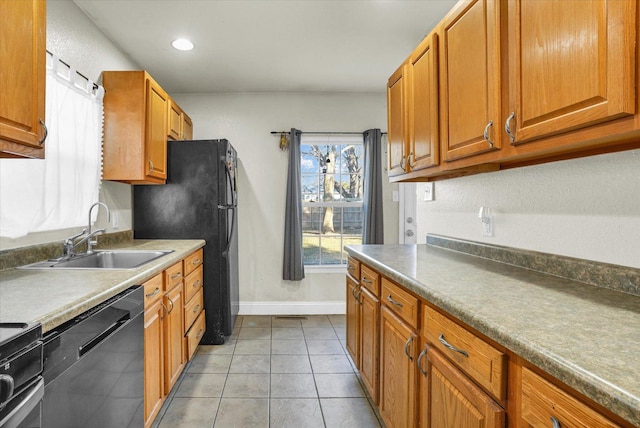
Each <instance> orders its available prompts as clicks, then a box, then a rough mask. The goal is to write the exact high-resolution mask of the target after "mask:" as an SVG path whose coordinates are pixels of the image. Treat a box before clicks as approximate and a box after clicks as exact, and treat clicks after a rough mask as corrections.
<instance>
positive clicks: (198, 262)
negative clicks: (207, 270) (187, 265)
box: [191, 259, 202, 265]
mask: <svg viewBox="0 0 640 428" xmlns="http://www.w3.org/2000/svg"><path fill="white" fill-rule="evenodd" d="M200 263H202V260H200V259H195V260H193V261H192V262H191V264H192V265H199V264H200Z"/></svg>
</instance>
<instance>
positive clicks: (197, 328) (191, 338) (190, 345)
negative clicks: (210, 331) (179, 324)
mask: <svg viewBox="0 0 640 428" xmlns="http://www.w3.org/2000/svg"><path fill="white" fill-rule="evenodd" d="M205 329H206V324H205V311H202V312H200V315H198V318H196V322H194V323H193V325H192V326H191V329H189V331H188V332H187V335H186V340H187V357H188V358H187V359H188V360H190V359H191V357H193V354H194V353H195V352H196V349H197V348H198V344H199V343H200V339H202V336H203V335H204V331H205Z"/></svg>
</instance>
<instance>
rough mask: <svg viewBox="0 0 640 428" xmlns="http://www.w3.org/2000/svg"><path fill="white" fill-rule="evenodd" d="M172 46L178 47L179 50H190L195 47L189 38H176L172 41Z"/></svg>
mask: <svg viewBox="0 0 640 428" xmlns="http://www.w3.org/2000/svg"><path fill="white" fill-rule="evenodd" d="M171 46H173V47H174V48H176V49H178V50H179V51H190V50H191V49H193V43H191V42H190V41H189V40H187V39H176V40H174V41H173V42H171Z"/></svg>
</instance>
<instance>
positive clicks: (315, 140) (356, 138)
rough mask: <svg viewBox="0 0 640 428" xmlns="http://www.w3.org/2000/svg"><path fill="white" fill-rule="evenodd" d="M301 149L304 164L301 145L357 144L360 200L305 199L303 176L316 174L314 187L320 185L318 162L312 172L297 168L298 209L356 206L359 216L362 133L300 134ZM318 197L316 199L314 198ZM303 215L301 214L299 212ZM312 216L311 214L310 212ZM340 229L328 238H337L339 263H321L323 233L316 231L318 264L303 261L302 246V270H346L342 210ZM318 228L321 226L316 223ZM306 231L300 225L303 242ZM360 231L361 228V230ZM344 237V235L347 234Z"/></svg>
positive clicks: (361, 177)
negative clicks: (298, 181)
mask: <svg viewBox="0 0 640 428" xmlns="http://www.w3.org/2000/svg"><path fill="white" fill-rule="evenodd" d="M300 145H301V148H302V149H301V152H300V160H301V163H304V161H305V156H308V154H305V153H307V152H305V151H304V150H303V149H304V147H305V146H313V145H316V146H331V145H336V146H339V147H341V148H342V147H346V146H350V145H357V146H360V147H361V151H360V156H359V158H358V159H359V162H358V167H359V172H358V173H357V175H358V176H359V177H360V181H359V183H360V187H361V189H362V190H361V193H360V195H361V197H360V200H355V201H354V200H344V199H340V200H335V201H324V200H320V201H310V200H305V193H307V192H304V189H305V185H304V179H305V177H307V178H308V177H313V176H317V177H318V186H320V185H321V180H320V177H322V176H323V173H322V172H320V170H319V169H320V165H318V170H317V171H318V172H313V173H309V172H308V171H307V172H305V171H303V168H301V170H300V176H301V177H300V179H301V182H302V183H303V184H302V189H301V195H300V197H301V201H302V208H303V212H304V211H305V209H314V208H316V209H317V208H326V207H332V208H338V209H341V210H344V208H359V209H360V213H361V214H360V215H361V216H362V215H363V214H364V213H363V208H364V204H363V196H364V195H363V192H364V177H365V174H364V136H363V135H362V134H359V135H354V134H331V133H327V134H311V135H305V134H304V133H303V135H302V138H301V142H300ZM339 156H342V150H339ZM333 174H334V175H339V176H340V177H341V178H342V177H344V176H345V175H346V176H347V177H348V176H349V174H351V173H350V172H344V171H336V172H334V173H333ZM320 194H321V192H318V196H319V195H320ZM316 199H319V198H316ZM303 215H304V214H303ZM311 215H313V214H311ZM340 222H341V224H340V226H341V227H340V232H339V233H336V235H334V236H332V237H331V238H330V239H335V237H336V236H337V237H339V238H340V243H341V246H340V253H341V258H340V262H339V263H330V264H329V263H327V264H323V263H322V237H323V235H324V234H323V233H319V234H318V247H319V254H320V260H319V263H318V264H307V260H305V252H304V249H303V263H304V269H305V272H312V273H313V272H318V273H334V272H335V273H344V272H346V267H347V259H348V254H346V252H345V251H344V245H349V244H344V240H345V233H344V232H345V230H344V211H342V212H341V213H340ZM320 227H321V226H320ZM308 231H309V229H305V228H304V225H303V230H302V235H303V241H304V238H305V236H308V234H307V232H308ZM361 231H362V229H361ZM318 232H321V230H318ZM347 236H348V235H347ZM361 243H362V234H360V243H359V244H361Z"/></svg>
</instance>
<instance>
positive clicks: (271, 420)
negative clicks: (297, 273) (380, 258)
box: [153, 315, 381, 428]
mask: <svg viewBox="0 0 640 428" xmlns="http://www.w3.org/2000/svg"><path fill="white" fill-rule="evenodd" d="M344 339H345V317H344V315H328V316H327V315H321V316H320V315H309V316H306V317H303V318H297V319H296V318H283V317H276V316H241V317H238V320H237V322H236V326H235V328H234V331H233V334H232V336H231V337H230V338H229V340H228V341H227V343H225V344H224V345H218V346H200V347H199V348H198V352H197V354H196V355H195V356H194V358H193V359H192V360H191V362H190V363H189V365H188V366H187V368H186V370H185V371H184V373H183V375H182V376H181V378H180V379H179V380H178V383H177V384H176V385H175V386H174V388H173V390H172V392H171V394H170V396H169V397H168V398H167V401H166V402H165V405H164V406H163V408H162V410H161V411H160V414H159V415H158V417H157V418H156V421H155V423H154V425H153V426H154V428H180V427H188V428H199V427H203V428H205V427H206V428H211V427H215V428H225V427H242V428H249V427H270V428H280V427H295V428H313V427H349V428H358V427H363V428H369V427H380V426H381V424H380V422H379V418H378V417H377V415H376V413H375V411H374V410H373V407H372V405H371V402H370V399H369V398H368V397H367V394H366V393H365V389H364V388H363V386H362V385H361V382H360V379H359V377H358V376H357V375H356V372H355V371H354V368H353V365H352V362H351V360H350V358H349V357H347V353H346V352H345V347H344Z"/></svg>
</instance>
